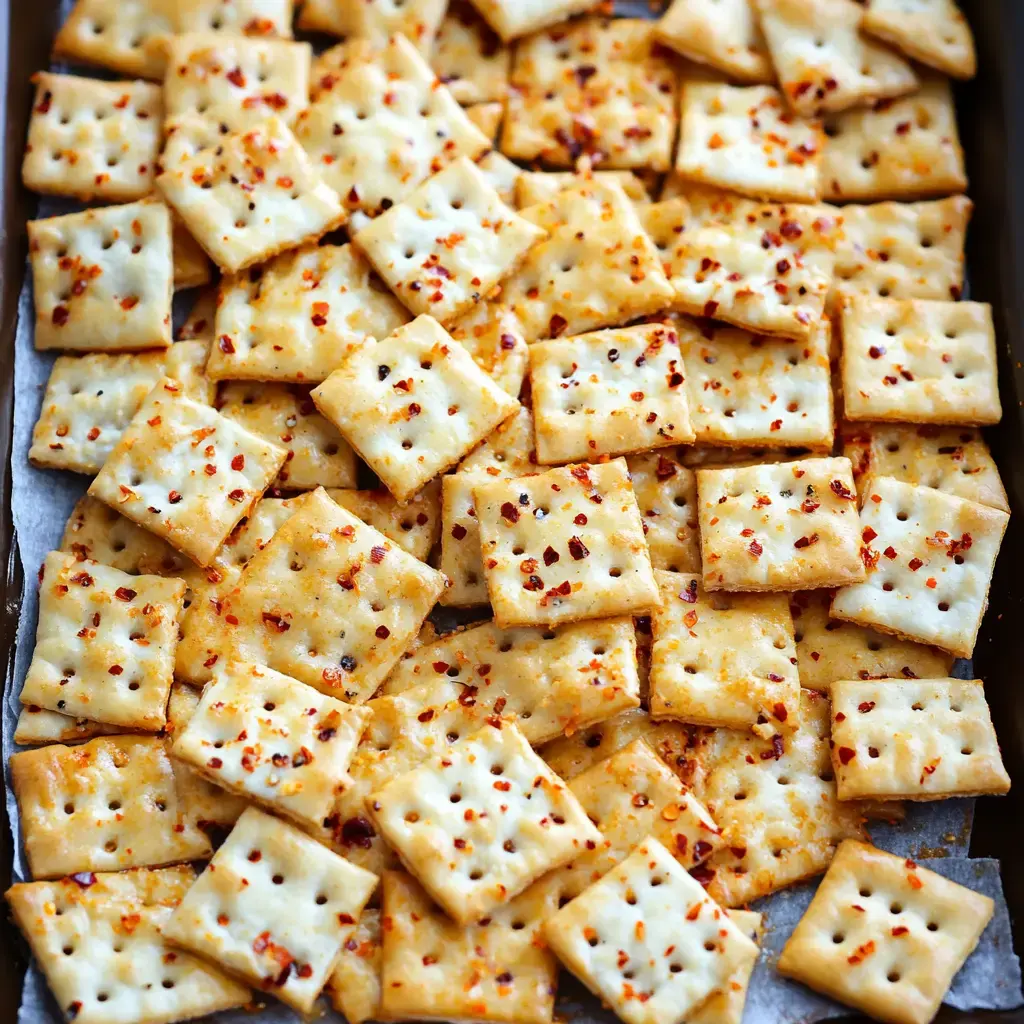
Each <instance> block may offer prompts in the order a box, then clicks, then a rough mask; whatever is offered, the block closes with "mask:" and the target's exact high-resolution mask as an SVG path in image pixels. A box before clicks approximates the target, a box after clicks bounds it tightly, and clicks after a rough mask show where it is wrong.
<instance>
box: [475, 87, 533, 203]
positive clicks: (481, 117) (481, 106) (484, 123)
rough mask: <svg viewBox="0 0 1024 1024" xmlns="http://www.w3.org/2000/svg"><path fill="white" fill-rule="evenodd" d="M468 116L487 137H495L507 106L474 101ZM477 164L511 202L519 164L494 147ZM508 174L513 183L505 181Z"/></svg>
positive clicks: (495, 187) (506, 199)
mask: <svg viewBox="0 0 1024 1024" xmlns="http://www.w3.org/2000/svg"><path fill="white" fill-rule="evenodd" d="M466 116H467V117H468V118H469V119H470V121H472V122H473V124H475V125H476V126H477V128H479V129H480V131H482V132H483V133H484V135H486V136H487V138H489V139H493V138H496V137H497V134H498V128H499V127H500V125H501V119H502V118H503V117H504V116H505V106H504V104H502V103H499V102H494V103H474V104H473V105H472V106H469V107H466ZM476 164H477V167H479V168H480V173H481V174H483V176H484V177H485V178H486V179H487V181H488V182H490V184H491V185H492V186H493V188H494V191H495V192H497V193H498V195H500V196H501V198H502V199H503V200H504V201H505V202H509V201H510V200H511V197H512V193H514V192H515V179H516V178H518V176H519V174H520V173H521V171H520V170H519V166H518V165H517V164H514V163H512V161H511V160H509V158H508V157H507V156H503V155H502V154H501V153H499V152H498V151H497V150H496V149H492V150H491V151H490V152H489V153H487V154H485V155H484V156H482V157H481V158H480V159H479V160H477V161H476ZM484 164H486V165H487V167H489V168H490V171H486V170H485V169H484ZM507 176H511V179H512V180H511V185H509V184H508V183H507V182H506V181H505V178H506V177H507ZM499 179H501V180H499Z"/></svg>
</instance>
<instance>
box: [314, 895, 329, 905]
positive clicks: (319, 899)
mask: <svg viewBox="0 0 1024 1024" xmlns="http://www.w3.org/2000/svg"><path fill="white" fill-rule="evenodd" d="M326 902H327V897H326V896H325V895H324V894H323V893H320V895H319V896H317V898H316V905H317V906H318V907H322V906H323V905H324V904H325V903H326Z"/></svg>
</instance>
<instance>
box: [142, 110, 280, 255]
mask: <svg viewBox="0 0 1024 1024" xmlns="http://www.w3.org/2000/svg"><path fill="white" fill-rule="evenodd" d="M268 116H270V115H269V114H268V112H267V111H265V110H263V109H262V106H261V107H256V108H252V109H250V108H248V107H241V106H239V107H230V106H228V107H225V106H221V107H218V108H217V109H216V116H215V117H207V116H206V115H205V114H198V113H196V112H195V111H188V112H186V113H184V114H179V115H178V116H176V117H168V118H167V119H166V120H165V121H164V151H163V153H161V154H160V164H159V167H158V169H157V173H163V172H164V171H167V170H172V169H173V168H175V167H177V166H179V165H181V164H183V163H185V162H186V161H189V160H192V159H193V158H194V157H195V156H196V154H198V153H201V152H202V151H203V150H204V149H213V148H216V147H217V146H218V145H220V143H221V142H222V141H223V140H224V139H225V138H226V137H227V136H229V135H232V134H235V133H238V132H245V131H248V130H249V129H251V128H256V127H258V126H259V125H260V124H261V123H262V122H263V121H265V120H266V119H267V117H268ZM176 219H179V218H176ZM195 244H197V245H198V243H195Z"/></svg>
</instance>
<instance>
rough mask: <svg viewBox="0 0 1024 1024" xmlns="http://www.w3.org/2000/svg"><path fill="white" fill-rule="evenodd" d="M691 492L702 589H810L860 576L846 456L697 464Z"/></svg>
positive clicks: (854, 501) (854, 496) (861, 567)
mask: <svg viewBox="0 0 1024 1024" xmlns="http://www.w3.org/2000/svg"><path fill="white" fill-rule="evenodd" d="M697 496H698V502H699V505H700V540H701V555H702V561H703V566H704V586H705V587H707V588H708V589H709V590H809V589H812V588H815V587H834V586H841V585H842V584H844V583H858V582H860V581H861V580H863V579H864V565H863V563H862V562H861V553H860V544H861V537H860V531H861V524H860V517H859V516H858V514H857V491H856V489H855V484H854V482H853V467H852V466H851V465H850V460H849V459H844V458H821V459H814V458H810V459H800V460H798V461H795V462H787V463H777V464H774V465H771V464H768V465H755V466H748V467H740V468H737V469H731V468H730V469H702V470H698V471H697Z"/></svg>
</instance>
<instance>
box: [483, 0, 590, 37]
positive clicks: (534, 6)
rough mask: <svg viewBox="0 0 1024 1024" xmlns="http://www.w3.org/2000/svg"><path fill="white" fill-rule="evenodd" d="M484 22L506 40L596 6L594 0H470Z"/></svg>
mask: <svg viewBox="0 0 1024 1024" xmlns="http://www.w3.org/2000/svg"><path fill="white" fill-rule="evenodd" d="M471 2H472V4H473V6H474V7H475V8H476V9H477V10H478V11H479V12H480V14H481V15H482V16H483V17H484V18H485V19H486V20H487V23H488V24H489V25H490V26H491V28H493V29H494V31H495V32H497V33H498V35H499V36H501V38H502V39H504V40H505V42H506V43H507V42H509V41H510V40H512V39H515V38H517V37H519V36H525V35H527V34H528V33H530V32H537V31H539V30H540V29H542V28H547V27H548V26H549V25H556V24H558V22H560V21H565V19H566V18H571V17H572V16H573V15H574V14H582V13H583V12H584V11H588V10H590V9H591V8H594V7H597V6H598V4H597V3H596V2H595V0H471Z"/></svg>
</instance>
